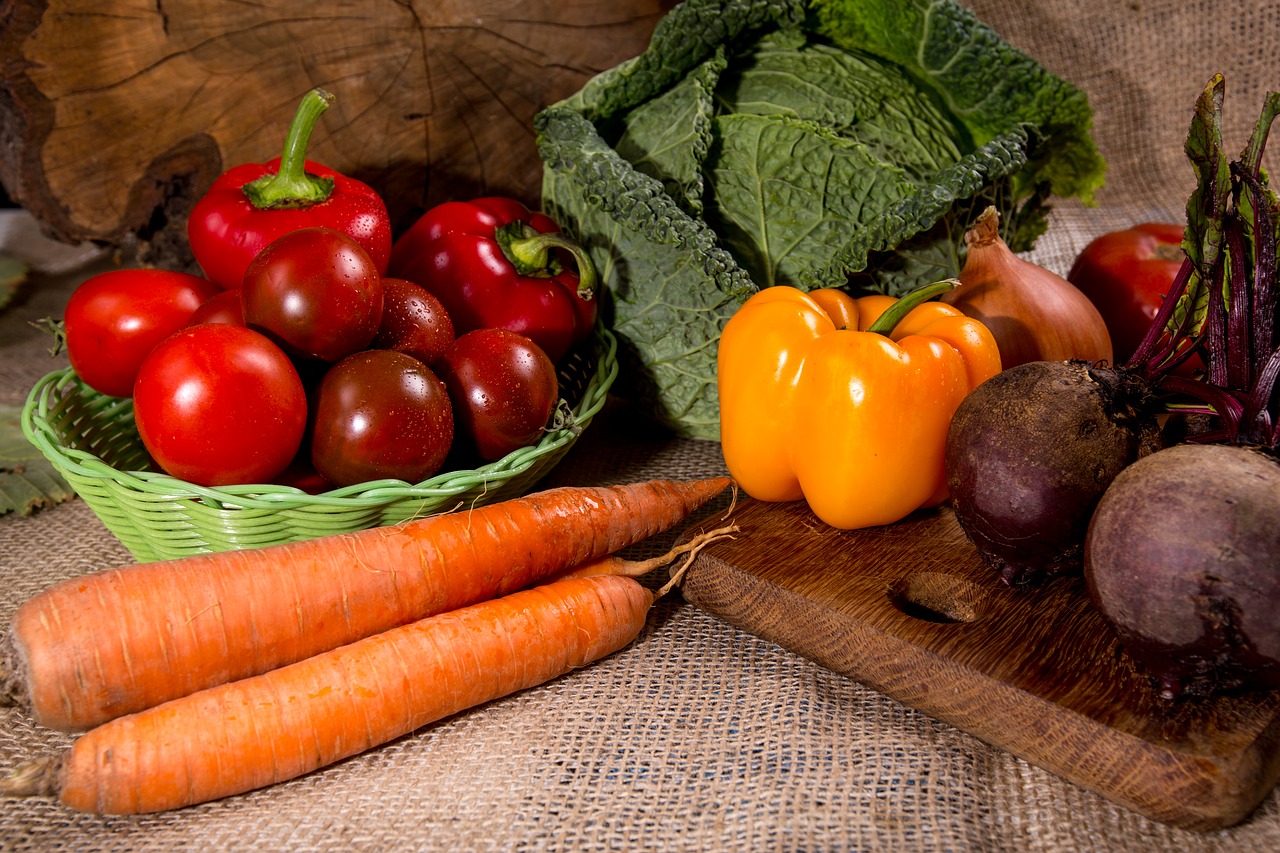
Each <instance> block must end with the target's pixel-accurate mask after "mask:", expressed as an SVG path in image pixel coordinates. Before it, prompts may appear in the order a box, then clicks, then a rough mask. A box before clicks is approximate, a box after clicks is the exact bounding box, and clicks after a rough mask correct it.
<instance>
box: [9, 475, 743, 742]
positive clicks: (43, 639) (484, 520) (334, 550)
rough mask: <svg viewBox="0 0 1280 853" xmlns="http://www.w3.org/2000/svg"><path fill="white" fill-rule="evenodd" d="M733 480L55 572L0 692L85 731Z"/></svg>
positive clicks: (555, 561)
mask: <svg viewBox="0 0 1280 853" xmlns="http://www.w3.org/2000/svg"><path fill="white" fill-rule="evenodd" d="M728 484H729V480H728V479H727V478H715V479H708V480H694V481H666V480H660V481H652V482H647V483H638V484H634V485H628V486H608V487H565V488H559V489H552V490H548V491H544V492H540V493H537V494H533V495H529V496H527V497H524V498H517V499H514V500H509V501H504V502H502V503H497V504H492V505H489V506H484V507H479V508H476V509H473V510H464V511H461V512H456V513H451V514H448V515H441V516H435V517H432V518H426V519H420V520H417V521H411V522H406V523H404V524H400V525H395V526H392V527H383V528H375V529H372V530H365V531H360V532H358V533H348V534H340V535H335V536H327V537H323V538H320V539H312V540H308V541H304V542H296V543H290V544H287V545H277V546H272V547H269V548H261V549H255V550H246V551H228V552H222V553H218V554H205V555H199V556H194V557H186V558H183V559H180V560H173V561H167V562H158V563H148V564H140V565H134V566H129V567H126V568H122V569H113V570H110V571H105V572H100V573H97V574H94V575H89V576H86V577H83V578H78V579H74V580H70V581H66V582H64V583H62V584H59V585H57V586H55V587H53V588H51V589H49V590H46V591H45V592H43V593H41V594H39V595H37V596H35V597H34V598H33V599H31V600H30V601H28V602H26V603H25V604H23V605H22V607H20V608H19V610H18V612H17V613H16V614H15V615H14V618H13V625H12V628H11V630H10V632H9V634H8V635H7V637H6V640H5V645H6V646H7V648H5V649H0V667H2V669H0V683H3V690H2V691H0V692H3V693H6V694H8V695H9V696H11V697H13V698H15V699H16V700H17V701H19V702H20V703H21V704H24V705H26V706H27V707H28V708H29V709H30V711H31V714H32V716H33V717H34V718H35V720H36V721H37V722H39V723H41V724H43V725H45V726H48V727H50V728H55V729H60V730H64V731H78V730H83V729H86V728H90V727H92V726H94V725H97V724H99V723H101V722H103V721H105V720H109V719H111V718H113V717H118V716H121V715H124V714H128V713H133V712H135V711H138V710H141V709H143V708H149V707H151V706H153V705H157V704H159V703H161V702H164V701H167V700H169V699H173V698H175V697H178V696H185V695H187V694H189V693H194V692H196V691H197V690H202V689H204V688H207V687H211V686H213V685H216V684H222V683H225V682H228V681H234V680H236V679H240V678H244V677H246V676H250V675H256V674H258V673H263V672H267V671H269V670H273V669H275V668H277V667H279V666H282V665H284V664H288V663H292V662H294V661H300V660H303V659H305V658H308V657H311V656H312V655H315V654H317V653H319V652H323V651H327V650H329V649H333V648H337V647H338V646H341V645H344V644H346V643H351V642H354V641H355V640H359V639H361V638H363V637H367V636H370V635H372V634H376V633H378V632H379V631H384V630H386V629H388V628H392V627H395V626H398V625H404V624H407V623H410V622H413V621H415V620H417V619H421V618H423V617H425V616H429V615H431V614H435V613H443V612H446V611H450V610H454V609H456V608H458V607H462V606H464V605H467V604H471V603H474V602H478V601H484V600H487V599H490V598H494V597H495V596H500V595H504V594H506V593H509V592H511V591H513V590H517V589H522V588H524V587H527V586H530V585H531V584H533V583H536V582H538V581H540V580H544V579H546V578H549V577H552V576H554V575H556V574H558V573H560V572H563V571H566V570H567V569H569V568H571V567H573V566H576V565H578V564H580V563H583V562H587V561H590V560H594V559H597V558H599V557H602V556H604V555H606V554H610V553H612V552H614V551H617V550H619V549H621V548H624V547H626V546H628V545H631V544H634V543H636V542H639V541H640V540H642V539H645V538H648V537H649V536H652V535H654V534H656V533H659V532H661V531H663V530H666V529H668V528H670V527H671V526H673V525H674V524H676V523H677V522H679V521H680V520H682V519H683V518H685V517H687V515H688V514H689V513H690V512H692V511H693V510H694V509H696V508H697V507H699V506H701V505H702V504H704V503H705V502H706V501H708V500H710V499H711V498H713V497H714V496H716V495H717V494H719V493H720V492H721V491H723V490H724V489H725V488H726V487H727V486H728Z"/></svg>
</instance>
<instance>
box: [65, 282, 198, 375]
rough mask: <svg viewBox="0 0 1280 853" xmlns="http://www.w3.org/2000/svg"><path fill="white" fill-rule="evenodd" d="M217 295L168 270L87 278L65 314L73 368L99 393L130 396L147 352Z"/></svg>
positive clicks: (73, 294)
mask: <svg viewBox="0 0 1280 853" xmlns="http://www.w3.org/2000/svg"><path fill="white" fill-rule="evenodd" d="M218 292H219V290H218V287H217V285H215V284H214V283H213V282H211V281H208V280H206V279H203V278H200V277H199V276H194V275H188V274H186V273H181V272H171V271H169V270H157V269H136V270H111V271H110V272H104V273H100V274H99V275H95V276H93V277H92V278H89V279H86V280H85V282H84V283H83V284H81V285H80V286H79V287H77V288H76V289H75V292H74V293H72V294H71V298H70V299H69V300H68V301H67V308H66V311H65V312H63V323H64V325H65V327H66V334H67V356H68V358H69V359H70V360H71V366H72V367H73V368H75V371H76V373H77V374H78V375H79V376H80V378H81V379H83V380H84V381H85V383H86V384H88V386H89V387H90V388H92V389H94V390H95V391H98V392H100V393H102V394H110V395H111V396H113V397H128V396H129V395H130V394H132V393H133V382H134V379H135V378H136V377H137V375H138V366H139V365H141V364H142V360H143V359H144V358H146V357H147V353H149V352H151V350H152V348H153V347H154V346H155V345H156V344H158V343H160V342H161V341H163V340H164V339H165V338H167V337H169V335H171V334H173V333H174V332H176V331H178V330H179V329H181V328H182V327H183V326H185V325H186V324H187V321H188V320H190V319H191V315H192V314H193V313H194V312H195V311H196V309H198V308H199V307H200V305H201V304H202V303H203V302H205V301H206V300H208V299H210V298H211V297H212V296H213V295H214V294H216V293H218Z"/></svg>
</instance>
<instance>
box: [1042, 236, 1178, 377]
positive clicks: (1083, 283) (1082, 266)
mask: <svg viewBox="0 0 1280 853" xmlns="http://www.w3.org/2000/svg"><path fill="white" fill-rule="evenodd" d="M1182 230H1183V226H1181V225H1173V224H1169V223H1161V222H1146V223H1143V224H1141V225H1135V226H1133V227H1132V228H1127V229H1125V230H1123V231H1112V232H1110V233H1108V234H1103V235H1102V236H1100V237H1097V238H1095V239H1094V240H1093V241H1092V242H1091V243H1089V245H1087V246H1085V248H1084V251H1082V252H1081V253H1080V256H1079V257H1078V258H1076V262H1075V264H1074V265H1073V266H1072V267H1071V272H1070V273H1068V274H1067V280H1068V281H1070V282H1071V283H1072V284H1074V285H1075V286H1076V287H1077V288H1078V289H1079V290H1080V291H1081V292H1082V293H1084V295H1085V296H1087V297H1089V300H1090V301H1091V302H1093V304H1094V306H1096V307H1097V309H1098V313H1099V314H1101V315H1102V319H1103V322H1105V323H1106V325H1107V331H1108V332H1110V333H1111V345H1112V349H1113V350H1114V357H1115V361H1116V363H1117V364H1123V363H1124V362H1125V361H1127V360H1128V359H1129V356H1131V355H1133V352H1134V350H1136V349H1137V348H1138V344H1139V343H1141V342H1142V338H1143V336H1144V335H1146V333H1147V330H1148V329H1149V328H1151V322H1152V320H1154V319H1155V316H1156V311H1157V310H1159V308H1160V303H1161V302H1162V301H1164V295H1165V294H1166V293H1168V292H1169V285H1171V284H1172V283H1173V280H1174V278H1175V277H1176V276H1177V275H1178V270H1179V268H1181V266H1182V258H1183V255H1182Z"/></svg>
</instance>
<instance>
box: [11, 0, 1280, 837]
mask: <svg viewBox="0 0 1280 853" xmlns="http://www.w3.org/2000/svg"><path fill="white" fill-rule="evenodd" d="M972 6H973V8H974V9H975V10H976V11H977V13H978V14H979V16H980V17H981V18H982V19H983V20H985V21H987V22H988V23H990V24H991V25H993V26H994V27H995V28H996V29H997V30H998V31H999V32H1000V33H1001V34H1002V35H1004V36H1005V37H1006V38H1007V39H1008V40H1010V41H1011V42H1013V43H1014V44H1015V45H1017V46H1019V47H1021V48H1023V49H1024V50H1026V51H1027V52H1029V53H1031V54H1032V55H1034V56H1036V57H1037V58H1038V59H1040V60H1041V61H1042V62H1043V63H1044V64H1045V65H1046V66H1048V67H1049V68H1050V69H1051V70H1053V71H1055V72H1056V73H1058V74H1060V75H1062V76H1064V77H1066V78H1068V79H1070V80H1072V81H1073V82H1075V83H1076V84H1078V85H1080V86H1081V87H1082V88H1084V89H1085V90H1086V91H1087V92H1088V93H1089V95H1090V99H1091V103H1092V104H1093V107H1094V109H1095V112H1096V122H1095V135H1096V138H1097V140H1098V143H1099V146H1100V147H1101V149H1102V152H1103V154H1104V155H1105V157H1106V158H1107V160H1108V161H1109V163H1110V167H1111V168H1110V173H1109V182H1108V185H1107V188H1106V189H1105V190H1104V191H1103V192H1102V193H1100V194H1099V197H1098V201H1099V205H1098V206H1096V207H1093V208H1086V207H1084V206H1082V205H1079V204H1075V203H1064V204H1061V205H1059V206H1058V208H1057V209H1056V211H1055V214H1054V218H1053V224H1052V227H1051V231H1050V233H1049V234H1048V235H1046V237H1045V238H1043V239H1042V241H1041V243H1040V245H1039V246H1038V247H1037V250H1036V252H1035V253H1034V259H1035V260H1038V261H1039V262H1041V263H1043V264H1045V265H1046V266H1049V267H1050V268H1052V269H1055V270H1056V271H1058V272H1060V273H1065V272H1066V270H1067V268H1068V267H1069V266H1070V263H1071V260H1072V259H1073V258H1074V256H1075V254H1076V253H1077V252H1078V251H1079V250H1080V249H1081V248H1082V247H1083V246H1084V244H1085V243H1086V242H1087V241H1088V239H1089V238H1090V237H1092V236H1093V235H1095V234H1098V233H1101V232H1103V231H1107V230H1111V229H1114V228H1117V227H1121V226H1124V225H1127V224H1131V223H1134V222H1138V221H1142V220H1147V219H1170V220H1171V221H1175V222H1176V221H1181V220H1182V217H1183V205H1184V204H1185V199H1186V196H1187V194H1188V193H1189V192H1190V190H1191V187H1192V186H1193V181H1194V179H1193V175H1192V173H1191V171H1190V167H1189V165H1188V164H1187V162H1186V159H1185V157H1184V155H1183V153H1182V144H1183V141H1184V139H1185V136H1186V130H1187V126H1188V123H1189V120H1190V116H1191V109H1192V105H1193V103H1194V101H1195V99H1196V97H1197V96H1198V95H1199V93H1200V92H1201V91H1202V90H1203V88H1204V85H1205V83H1206V82H1207V80H1208V79H1209V77H1210V76H1211V75H1212V74H1213V73H1214V72H1217V71H1221V72H1222V73H1223V74H1224V75H1225V77H1226V80H1227V89H1226V92H1227V94H1226V134H1227V138H1228V146H1229V148H1230V149H1232V150H1238V149H1239V148H1240V147H1241V146H1243V144H1244V139H1245V135H1246V134H1247V133H1248V131H1249V129H1250V128H1251V127H1252V125H1253V123H1254V121H1255V120H1256V118H1257V114H1258V110H1259V108H1260V105H1261V99H1262V94H1263V92H1264V91H1265V90H1266V89H1267V88H1276V87H1277V86H1280V66H1278V65H1277V62H1276V57H1277V56H1280V0H1220V2H1206V0H1092V2H1089V0H1054V2H1051V3H1045V2H1042V0H975V2H973V3H972ZM620 58H621V57H620ZM1271 162H1272V163H1273V164H1274V163H1275V157H1274V156H1272V157H1271ZM1273 168H1274V165H1273ZM97 263H98V265H99V266H101V265H102V264H105V263H106V261H102V260H100V261H98V262H97ZM94 269H96V267H93V266H89V267H84V268H81V270H80V271H79V273H78V275H79V276H81V277H82V276H83V275H85V274H87V273H88V272H92V271H93V270H94ZM75 280H76V276H70V277H68V276H66V275H65V274H63V275H58V276H39V275H37V276H36V279H35V282H34V283H35V285H37V286H36V287H33V288H32V290H31V291H30V292H29V293H28V294H27V295H26V296H25V297H24V300H23V301H22V302H21V304H19V305H18V306H16V307H14V308H11V309H10V310H9V311H8V312H6V314H5V315H4V316H3V317H0V404H3V405H5V406H8V407H16V406H18V405H20V404H21V402H22V400H23V398H24V397H25V394H26V391H27V389H28V388H29V387H30V386H31V384H32V383H33V382H34V381H35V379H36V378H37V377H38V376H40V375H42V374H43V373H45V372H47V371H48V370H51V369H53V368H55V367H60V366H62V365H63V364H65V361H64V360H63V359H62V358H51V357H50V356H49V355H48V353H47V351H46V349H47V341H46V339H45V338H44V337H43V336H42V334H41V333H39V332H37V331H35V330H34V329H32V328H31V327H30V326H29V325H28V321H30V320H34V319H38V318H40V317H44V316H57V315H59V314H60V312H61V310H62V306H63V304H65V301H66V298H67V295H68V293H69V292H70V288H71V286H72V285H73V284H74V282H75ZM723 472H724V466H723V461H722V459H721V457H720V453H719V447H718V445H716V444H714V443H710V442H696V441H684V440H678V439H674V438H672V437H670V436H668V435H666V434H664V433H662V432H661V431H659V430H657V429H655V428H653V427H650V426H648V425H647V424H646V423H645V422H644V421H643V419H641V418H638V417H636V416H635V415H634V413H632V412H631V411H630V410H629V409H628V408H627V407H626V406H625V404H623V403H620V402H617V403H611V405H610V406H609V407H608V408H607V409H606V411H605V412H604V413H603V414H602V415H601V416H600V417H599V418H598V419H597V420H596V422H595V423H593V425H592V427H591V429H590V430H588V432H587V434H586V435H584V436H583V439H582V441H581V442H580V443H579V444H578V445H577V446H576V447H575V448H574V449H573V451H572V452H571V453H570V455H569V457H568V458H567V459H566V460H565V461H564V462H563V463H562V464H561V466H560V467H559V468H557V470H556V471H555V472H554V473H553V474H552V475H551V477H550V479H549V482H548V485H559V484H586V483H612V482H626V481H633V480H640V479H645V478H650V477H695V476H706V475H715V474H721V473H723ZM674 536H675V533H672V534H670V535H668V536H664V537H659V539H658V540H656V541H654V542H650V543H646V544H645V545H644V546H642V547H638V548H636V549H634V553H635V554H636V555H648V554H651V553H657V552H659V551H660V550H662V549H664V548H665V546H666V545H667V544H669V542H670V541H671V539H672V537H674ZM128 562H130V557H129V555H128V552H126V551H125V549H124V548H123V547H122V546H121V545H120V544H119V543H118V542H116V541H115V540H114V539H113V538H112V537H111V536H110V535H109V534H108V533H107V531H106V529H105V528H104V527H103V526H102V524H101V523H100V522H99V521H98V520H97V519H96V518H95V517H94V516H93V514H92V513H91V512H90V511H89V510H88V508H87V507H86V506H85V505H84V504H83V503H82V502H80V501H78V500H77V501H71V502H69V503H66V504H63V505H60V506H58V507H56V508H53V509H49V510H45V511H42V512H39V513H37V514H35V515H34V516H31V517H17V516H13V515H10V516H7V517H4V518H0V567H2V568H0V578H2V580H0V624H4V625H7V623H8V619H9V617H10V615H11V614H12V612H13V610H14V609H15V608H16V607H17V606H18V604H19V603H21V602H22V601H23V600H25V599H26V598H27V597H28V596H30V595H32V594H34V593H36V592H37V591H39V590H40V589H42V588H44V587H46V586H48V585H50V584H53V583H54V582H57V581H60V580H62V579H65V578H72V577H75V576H78V575H81V574H83V573H86V572H90V571H94V570H97V569H102V568H107V567H111V566H116V565H123V564H126V563H128ZM69 742H70V740H69V738H68V737H67V736H64V735H60V734H57V733H54V732H50V731H48V730H45V729H42V728H41V727H39V726H37V725H35V724H34V723H33V722H32V721H31V720H30V718H29V717H28V716H27V715H26V714H25V713H23V712H22V711H19V710H15V709H0V771H7V770H8V769H9V768H12V767H13V766H15V765H16V764H17V763H19V762H20V761H23V760H26V759H30V758H33V757H36V756H38V755H41V754H43V753H45V752H46V751H49V750H56V749H58V748H61V747H64V746H66V745H67V744H68V743H69ZM0 850H4V851H35V850H38V851H55V850H56V851H63V850H65V851H77V853H84V852H86V851H106V850H139V851H143V850H145V851H152V850H154V851H197V850H198V851H205V850H257V851H266V850H290V851H294V850H297V851H328V850H352V851H385V850H448V851H470V850H476V851H489V850H504V851H505V850H663V851H667V850H672V851H674V850H688V851H703V850H706V851H716V850H788V851H792V850H794V851H827V850H831V851H881V850H885V851H913V850H948V851H968V850H979V851H1072V853H1075V851H1091V850H1134V851H1165V850H1168V851H1179V853H1196V852H1197V851H1274V850H1280V797H1278V796H1277V794H1276V793H1274V792H1273V793H1272V794H1271V795H1270V796H1269V797H1268V798H1267V799H1266V800H1265V801H1264V803H1263V804H1262V806H1261V807H1260V808H1259V809H1258V811H1257V812H1255V814H1254V815H1253V816H1252V817H1251V818H1250V819H1249V820H1247V821H1246V822H1244V823H1243V824H1241V825H1239V826H1236V827H1233V828H1231V829H1228V830H1223V831H1220V832H1213V833H1203V834H1202V833H1191V832H1186V831H1182V830H1177V829H1173V828H1170V827H1168V826H1165V825H1163V824H1160V823H1156V822H1154V821H1151V820H1149V819H1147V818H1144V817H1141V816H1139V815H1137V814H1135V813H1133V812H1131V811H1128V810H1126V809H1124V808H1121V807H1119V806H1116V805H1114V804H1112V803H1111V802H1109V801H1107V800H1105V799H1103V798H1102V797H1100V796H1098V795H1096V794H1093V793H1090V792H1089V791H1086V790H1084V789H1082V788H1080V787H1077V786H1075V785H1073V784H1071V783H1069V782H1066V781H1064V780H1062V779H1060V778H1058V777H1056V776H1054V775H1052V774H1051V773H1048V772H1046V771H1044V770H1041V769H1039V768H1037V767H1035V766H1032V765H1029V764H1027V763H1026V762H1024V761H1022V760H1019V759H1016V758H1013V757H1011V756H1009V755H1007V754H1005V753H1003V752H1001V751H999V750H996V749H993V748H992V747H990V746H988V745H986V744H985V743H983V742H981V741H980V740H978V739H977V738H975V737H972V736H970V735H968V734H966V733H964V732H961V731H958V730H956V729H953V728H951V727H949V726H947V725H944V724H941V723H939V722H936V721H934V720H931V719H929V718H928V717H926V716H925V715H923V714H921V713H918V712H916V711H914V710H912V709H910V708H907V707H904V706H902V705H900V704H898V703H897V702H894V701H892V700H890V699H887V698H885V697H884V696H882V695H879V694H877V693H875V692H874V691H872V690H870V689H868V688H865V687H863V686H861V685H859V684H857V683H854V682H852V681H850V680H848V679H846V678H844V677H841V676H838V675H835V674H833V673H831V672H828V671H826V670H824V669H822V668H821V667H819V666H817V665H815V664H813V663H810V662H808V661H806V660H804V659H803V658H800V657H797V656H796V655H793V654H791V653H789V652H787V651H784V650H782V649H780V648H778V647H776V646H774V645H771V644H770V643H768V642H765V641H763V640H761V639H759V638H756V637H754V636H752V635H750V634H748V633H744V632H743V631H741V630H738V629H736V628H733V627H731V626H729V625H726V624H724V623H723V622H721V621H719V620H718V619H716V618H714V617H712V616H709V615H707V614H705V613H703V612H701V611H699V610H698V609H697V608H695V607H693V606H692V605H690V604H687V603H685V602H683V601H681V600H680V599H679V597H678V596H673V597H671V598H668V599H666V600H664V601H662V602H661V603H660V604H659V605H658V607H657V608H656V609H655V611H654V612H653V614H652V616H651V618H650V622H649V625H648V627H647V629H646V630H645V632H644V634H643V635H642V636H641V638H640V640H639V641H638V642H637V643H635V644H633V645H632V646H630V647H628V648H627V649H625V650H623V651H621V652H619V653H618V654H616V655H614V656H612V657H610V658H608V659H606V660H604V661H602V662H600V663H598V664H595V665H592V666H590V667H587V668H585V669H582V670H578V671H576V672H574V673H572V674H571V675H570V676H567V677H564V678H562V679H559V680H557V681H555V682H552V683H550V684H547V685H545V686H543V687H540V688H536V689H533V690H529V691H527V692H525V693H522V694H519V695H515V696H511V697H509V698H506V699H502V700H499V701H495V702H492V703H490V704H488V705H486V706H483V707H480V708H476V709H473V710H471V711H468V712H465V713H462V714H459V715H457V716H455V717H453V718H450V719H447V720H444V721H442V722H439V723H436V724H433V725H430V726H427V727H425V728H423V729H421V730H419V731H417V732H415V733H413V734H411V735H408V736H406V737H404V738H402V739H400V740H398V741H396V742H394V743H391V744H388V745H386V746H383V747H381V748H378V749H375V750H373V751H371V752H369V753H367V754H365V755H362V756H359V757H356V758H353V759H350V760H347V761H344V762H342V763H340V764H338V765H336V766H334V767H331V768H328V769H325V770H322V771H319V772H316V773H313V774H311V775H308V776H306V777H304V778H301V779H297V780H294V781H290V782H286V783H283V784H280V785H277V786H274V787H271V788H268V789H264V790H260V791H256V792H253V793H249V794H246V795H243V796H238V797H234V798H231V799H228V800H224V801H221V802H216V803H210V804H206V805H202V806H197V807H193V808H189V809H184V810H181V811H178V812H173V813H167V814H158V815H148V816H142V817H136V818H110V817H108V818H104V817H97V816H91V815H86V814H81V813H76V812H72V811H70V810H68V809H66V808H64V807H62V806H60V805H58V804H57V803H56V802H53V801H50V800H45V799H24V800H9V801H0Z"/></svg>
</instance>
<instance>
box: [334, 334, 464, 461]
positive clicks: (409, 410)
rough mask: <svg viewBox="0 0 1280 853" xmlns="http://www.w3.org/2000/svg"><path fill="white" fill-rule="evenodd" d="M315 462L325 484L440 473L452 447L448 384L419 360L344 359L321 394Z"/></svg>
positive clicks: (388, 356)
mask: <svg viewBox="0 0 1280 853" xmlns="http://www.w3.org/2000/svg"><path fill="white" fill-rule="evenodd" d="M312 429H313V431H312V436H311V463H312V464H313V465H314V466H315V469H316V471H317V472H318V473H319V474H320V476H322V477H323V478H324V479H325V480H328V481H329V482H331V483H333V484H335V485H338V486H350V485H354V484H356V483H363V482H367V481H369V480H382V479H395V480H404V481H405V482H408V483H417V482H421V481H422V480H425V479H427V478H428V477H430V476H431V475H432V474H435V473H436V472H437V471H439V470H440V467H441V466H442V465H443V464H444V460H445V458H446V457H447V456H448V454H449V448H450V446H451V445H452V443H453V410H452V406H451V405H450V402H449V394H448V392H447V391H446V390H445V386H444V383H443V382H441V381H440V379H439V378H438V377H437V376H436V375H435V374H434V373H432V371H431V368H429V367H427V366H426V365H425V364H423V363H422V362H421V361H418V359H416V358H414V357H413V356H409V355H405V354H404V353H401V352H396V351H394V350H367V351H365V352H358V353H355V354H353V355H350V356H347V357H346V358H344V359H343V360H342V361H340V362H338V363H337V364H335V365H334V366H333V367H331V368H330V369H329V371H328V372H327V373H326V374H325V376H324V379H323V380H322V381H321V383H320V389H319V392H318V393H317V395H316V401H315V411H314V425H313V428H312Z"/></svg>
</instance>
